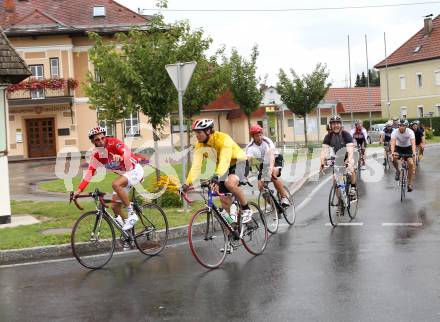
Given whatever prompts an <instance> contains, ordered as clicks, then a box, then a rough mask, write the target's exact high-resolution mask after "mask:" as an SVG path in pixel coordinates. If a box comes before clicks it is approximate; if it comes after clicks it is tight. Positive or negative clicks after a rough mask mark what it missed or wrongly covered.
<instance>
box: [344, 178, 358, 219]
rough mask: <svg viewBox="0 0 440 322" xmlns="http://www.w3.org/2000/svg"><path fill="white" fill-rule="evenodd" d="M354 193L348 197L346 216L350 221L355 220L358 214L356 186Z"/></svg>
mask: <svg viewBox="0 0 440 322" xmlns="http://www.w3.org/2000/svg"><path fill="white" fill-rule="evenodd" d="M355 191H356V193H355V194H354V195H353V196H349V197H348V202H349V205H348V207H347V211H348V215H349V216H350V218H351V219H354V218H356V215H357V212H358V205H359V190H358V186H357V185H356V190H355Z"/></svg>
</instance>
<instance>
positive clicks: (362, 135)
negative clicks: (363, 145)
mask: <svg viewBox="0 0 440 322" xmlns="http://www.w3.org/2000/svg"><path fill="white" fill-rule="evenodd" d="M350 134H351V136H352V137H353V139H357V140H359V139H365V140H367V137H368V133H367V130H366V129H365V128H364V127H362V128H361V129H358V128H354V129H352V130H351V132H350Z"/></svg>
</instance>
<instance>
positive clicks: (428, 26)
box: [423, 17, 432, 35]
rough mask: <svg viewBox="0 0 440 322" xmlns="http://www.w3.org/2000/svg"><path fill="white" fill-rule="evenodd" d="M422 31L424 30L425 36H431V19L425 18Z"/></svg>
mask: <svg viewBox="0 0 440 322" xmlns="http://www.w3.org/2000/svg"><path fill="white" fill-rule="evenodd" d="M423 29H424V34H425V35H429V34H431V31H432V17H427V18H425V28H423Z"/></svg>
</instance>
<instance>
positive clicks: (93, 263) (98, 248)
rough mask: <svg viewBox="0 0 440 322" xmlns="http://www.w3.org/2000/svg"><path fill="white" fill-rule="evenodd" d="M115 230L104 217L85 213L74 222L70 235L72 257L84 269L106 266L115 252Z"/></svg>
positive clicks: (94, 213) (91, 212) (92, 212)
mask: <svg viewBox="0 0 440 322" xmlns="http://www.w3.org/2000/svg"><path fill="white" fill-rule="evenodd" d="M115 240H116V239H115V230H114V228H113V225H112V223H111V221H110V219H109V218H108V217H107V216H106V215H99V214H98V212H96V211H90V212H86V213H85V214H83V215H81V217H79V218H78V220H77V221H76V222H75V225H74V226H73V229H72V235H71V239H70V242H71V246H72V252H73V256H75V258H76V259H77V260H78V262H79V263H80V264H81V265H83V266H84V267H86V268H90V269H98V268H102V267H103V266H104V265H105V264H107V263H108V262H109V261H110V259H111V258H112V256H113V252H114V251H115Z"/></svg>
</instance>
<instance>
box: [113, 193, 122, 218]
mask: <svg viewBox="0 0 440 322" xmlns="http://www.w3.org/2000/svg"><path fill="white" fill-rule="evenodd" d="M112 210H113V213H114V214H115V216H116V217H117V216H121V217H122V218H124V215H123V214H122V204H121V200H119V198H118V195H116V194H114V195H113V197H112Z"/></svg>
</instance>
